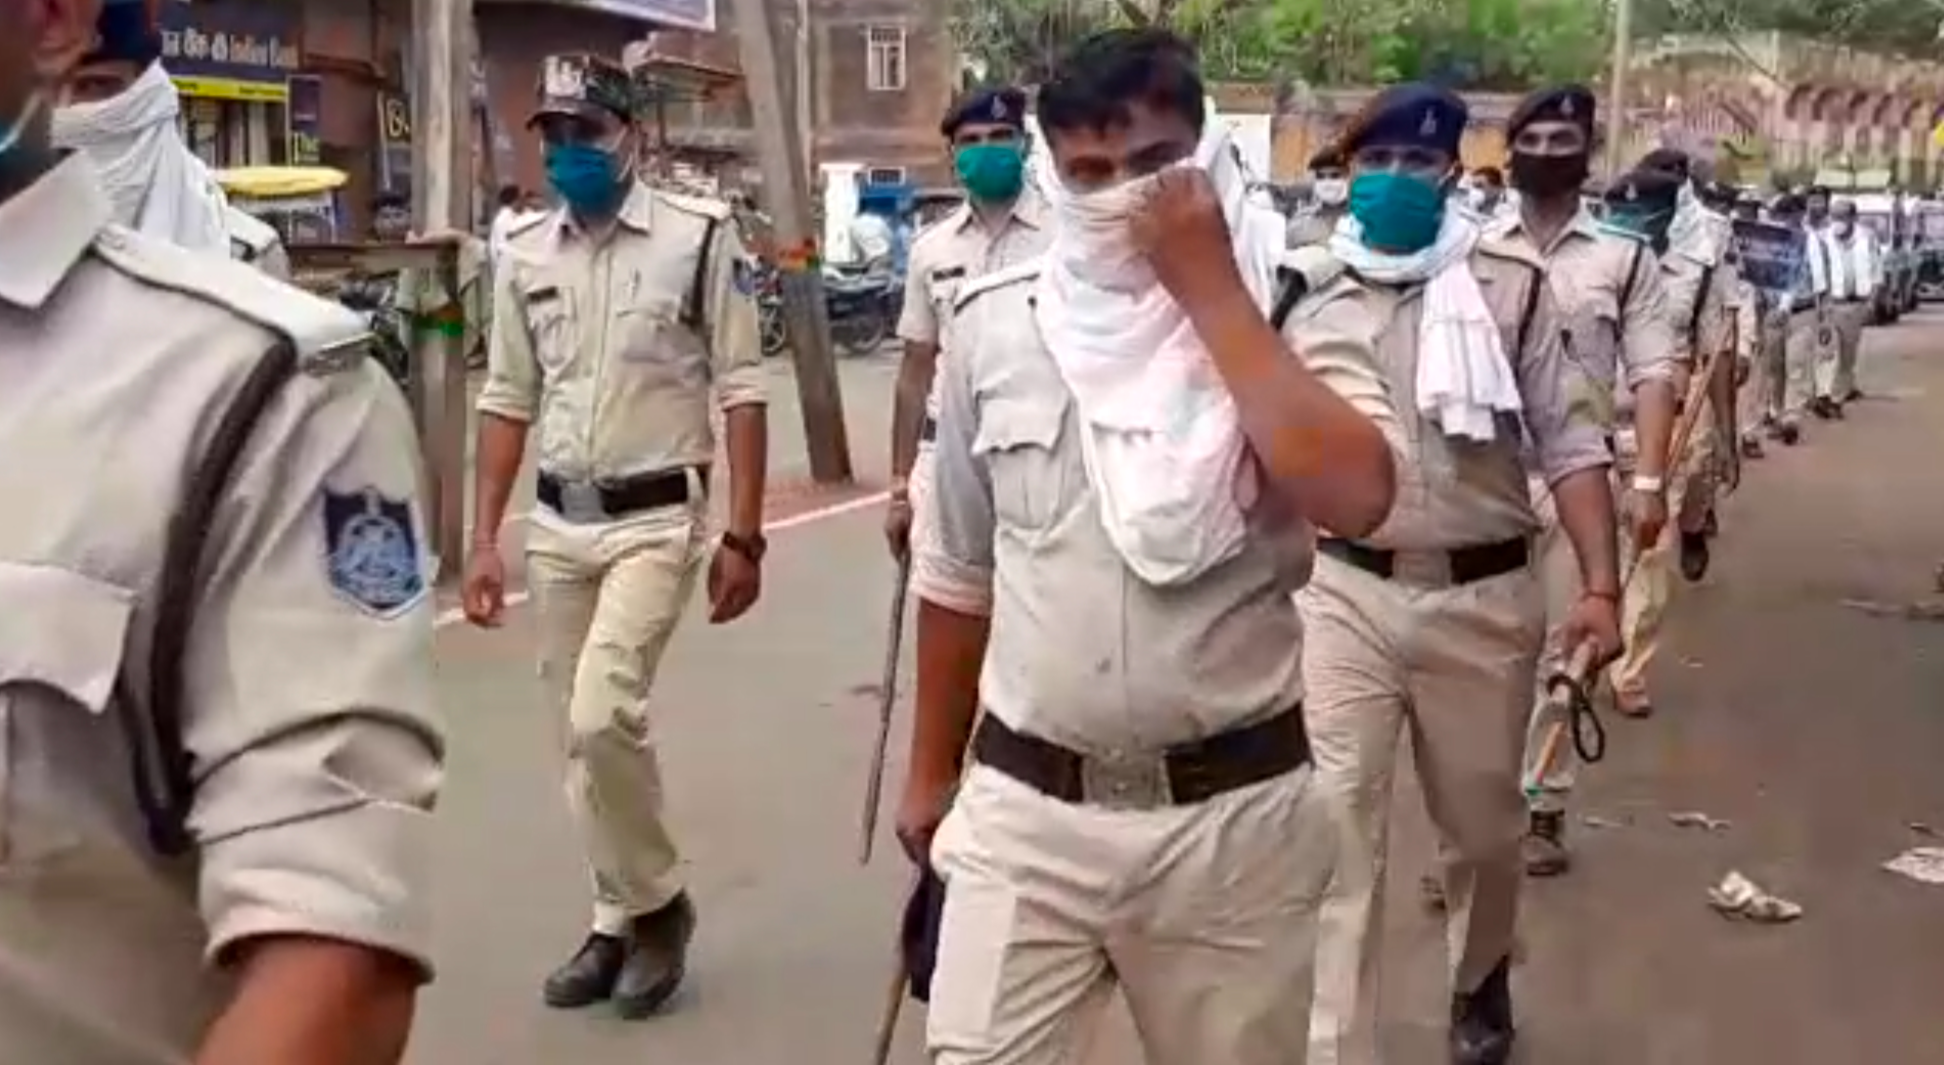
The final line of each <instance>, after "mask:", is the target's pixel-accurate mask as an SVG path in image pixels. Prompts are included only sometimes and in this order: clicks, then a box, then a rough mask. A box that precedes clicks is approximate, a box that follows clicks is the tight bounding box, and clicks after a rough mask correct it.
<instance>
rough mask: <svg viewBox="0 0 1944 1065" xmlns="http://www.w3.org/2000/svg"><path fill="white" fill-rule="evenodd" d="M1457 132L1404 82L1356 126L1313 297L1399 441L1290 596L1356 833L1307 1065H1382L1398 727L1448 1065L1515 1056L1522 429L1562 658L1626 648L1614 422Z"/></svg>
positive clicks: (1531, 626)
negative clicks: (1420, 836)
mask: <svg viewBox="0 0 1944 1065" xmlns="http://www.w3.org/2000/svg"><path fill="white" fill-rule="evenodd" d="M1466 119H1467V113H1466V109H1465V105H1464V103H1463V102H1461V101H1460V100H1459V99H1458V98H1457V97H1456V96H1454V95H1452V94H1451V93H1449V92H1447V91H1445V90H1443V89H1438V88H1433V87H1430V86H1426V85H1403V86H1396V87H1393V88H1390V89H1386V90H1385V91H1383V92H1382V93H1380V94H1378V96H1376V97H1375V98H1374V99H1373V100H1372V101H1371V103H1370V104H1369V105H1368V106H1367V107H1366V109H1365V111H1364V112H1363V113H1362V114H1361V115H1359V116H1358V117H1357V118H1356V119H1355V120H1353V121H1352V123H1351V126H1350V128H1349V130H1348V131H1347V132H1346V134H1345V137H1344V145H1343V146H1344V151H1345V153H1346V154H1347V155H1348V156H1349V158H1350V172H1351V191H1350V204H1351V211H1350V218H1351V220H1352V221H1353V222H1354V225H1353V226H1347V227H1345V228H1344V229H1341V230H1339V231H1338V234H1337V236H1336V237H1334V238H1332V240H1331V241H1330V244H1329V250H1330V253H1331V254H1332V255H1334V256H1335V257H1336V258H1337V259H1339V260H1341V262H1342V263H1343V264H1344V266H1345V267H1347V270H1346V271H1345V272H1344V273H1343V275H1342V276H1341V277H1340V278H1339V279H1337V280H1336V281H1334V282H1332V283H1331V284H1330V285H1328V286H1325V287H1323V288H1322V289H1320V290H1319V292H1318V295H1317V297H1316V298H1324V299H1328V298H1340V299H1343V300H1345V301H1346V302H1347V303H1349V304H1350V305H1351V306H1352V307H1353V308H1354V309H1355V310H1356V312H1357V314H1358V316H1359V318H1361V320H1360V321H1357V322H1356V323H1355V324H1354V325H1353V326H1351V327H1350V328H1349V329H1348V330H1347V331H1348V332H1349V333H1351V334H1352V335H1357V336H1372V337H1375V338H1376V346H1377V362H1378V365H1380V366H1383V367H1385V368H1386V376H1387V379H1388V382H1389V385H1390V389H1391V392H1392V394H1393V395H1395V396H1396V397H1397V401H1398V406H1399V408H1400V411H1401V422H1402V427H1403V437H1404V439H1403V441H1402V443H1401V444H1400V446H1399V452H1400V455H1399V458H1398V463H1399V473H1398V481H1399V485H1400V488H1399V491H1398V495H1397V507H1396V509H1395V510H1394V511H1393V512H1392V513H1391V515H1390V517H1389V519H1388V520H1386V521H1385V522H1384V524H1383V526H1382V527H1381V528H1379V529H1377V530H1375V531H1370V530H1364V531H1358V530H1354V529H1346V528H1342V527H1340V526H1333V525H1331V524H1330V523H1329V522H1327V521H1326V522H1324V523H1323V525H1324V529H1323V531H1322V533H1321V537H1322V538H1321V539H1320V540H1319V542H1318V545H1317V546H1318V551H1319V554H1320V555H1321V557H1320V558H1319V559H1318V560H1317V568H1316V575H1315V577H1314V579H1312V580H1311V582H1310V584H1309V587H1307V588H1306V589H1304V591H1303V592H1302V594H1301V595H1300V596H1299V597H1298V602H1299V603H1300V605H1301V607H1302V611H1303V620H1304V638H1305V645H1304V660H1303V661H1304V669H1303V672H1304V684H1305V687H1306V689H1307V691H1308V700H1307V702H1306V710H1307V716H1308V719H1309V725H1310V729H1311V733H1312V736H1313V738H1314V741H1315V745H1316V758H1317V772H1318V782H1319V784H1320V785H1321V786H1322V787H1323V788H1324V790H1325V791H1326V793H1327V794H1329V795H1330V796H1331V797H1332V798H1333V799H1335V800H1336V801H1337V802H1338V803H1340V804H1341V808H1342V810H1343V813H1344V815H1345V817H1346V820H1347V823H1348V826H1349V831H1348V832H1347V833H1346V838H1345V843H1344V851H1343V860H1342V864H1341V866H1340V868H1339V871H1338V875H1337V882H1336V884H1335V885H1334V886H1333V887H1332V889H1331V897H1330V899H1329V900H1328V901H1327V902H1326V903H1325V906H1324V920H1323V928H1322V931H1321V935H1320V937H1319V947H1318V958H1317V974H1316V979H1317V993H1316V1001H1315V1009H1314V1011H1313V1014H1312V1020H1311V1028H1312V1042H1311V1059H1310V1060H1311V1061H1320V1062H1327V1063H1335V1062H1349V1063H1354V1065H1369V1063H1372V1062H1375V1061H1376V1060H1377V1046H1376V1017H1375V1007H1376V993H1377V981H1378V976H1379V973H1378V963H1379V959H1380V949H1379V936H1378V931H1379V926H1380V922H1381V919H1382V918H1381V914H1382V909H1381V903H1380V899H1381V898H1382V892H1383V886H1384V885H1383V881H1384V876H1383V869H1384V858H1383V856H1384V853H1385V829H1386V826H1387V822H1388V813H1387V809H1386V807H1387V799H1388V796H1389V792H1390V779H1391V775H1392V769H1393V765H1394V763H1395V759H1396V753H1397V746H1398V741H1399V737H1400V735H1401V733H1402V731H1403V729H1404V727H1405V724H1406V722H1407V721H1408V722H1409V723H1410V725H1411V733H1412V744H1411V746H1412V750H1413V752H1414V753H1415V755H1416V759H1417V769H1418V776H1419V778H1420V779H1421V780H1422V781H1423V782H1424V791H1425V797H1426V801H1427V804H1428V805H1429V807H1430V814H1431V820H1432V822H1433V823H1434V824H1435V825H1436V827H1437V829H1438V834H1439V837H1440V840H1441V842H1442V844H1443V846H1444V850H1445V852H1446V854H1447V858H1446V860H1445V863H1444V864H1445V869H1444V874H1445V890H1444V896H1445V898H1446V899H1447V900H1448V903H1449V905H1448V920H1449V921H1450V924H1451V931H1450V937H1449V938H1450V945H1451V957H1450V972H1451V986H1452V992H1453V995H1454V997H1453V1004H1452V1014H1451V1015H1452V1025H1451V1031H1450V1043H1451V1053H1452V1058H1453V1060H1454V1061H1456V1062H1460V1063H1463V1065H1485V1063H1499V1062H1503V1061H1505V1060H1506V1057H1507V1055H1508V1054H1509V1053H1510V1051H1511V1046H1512V1040H1513V1034H1514V1030H1513V1020H1512V1002H1511V987H1510V981H1509V968H1510V960H1511V953H1512V942H1513V931H1514V924H1515V920H1516V917H1517V913H1518V900H1519V888H1520V883H1521V880H1522V878H1523V873H1522V870H1521V867H1520V839H1521V837H1522V836H1523V834H1524V832H1525V828H1526V822H1527V817H1526V809H1525V802H1524V799H1523V797H1522V796H1521V793H1520V780H1519V777H1520V768H1521V761H1522V758H1523V755H1524V752H1525V743H1524V735H1525V730H1526V722H1527V718H1528V716H1529V715H1530V713H1531V710H1532V692H1533V685H1534V676H1535V670H1536V668H1537V665H1538V660H1539V655H1540V651H1541V649H1542V647H1543V645H1544V643H1545V636H1546V610H1545V600H1544V595H1543V591H1542V589H1541V587H1540V584H1539V581H1538V579H1537V575H1536V571H1535V569H1534V567H1533V565H1532V555H1533V543H1532V541H1533V537H1534V535H1535V534H1536V533H1538V532H1539V529H1540V523H1539V520H1538V517H1537V515H1536V514H1535V513H1534V512H1533V508H1532V496H1531V491H1530V489H1529V488H1528V485H1527V469H1526V466H1525V462H1524V460H1523V458H1522V437H1523V436H1524V435H1525V434H1524V433H1522V431H1521V427H1520V423H1521V422H1523V425H1524V429H1525V430H1526V431H1529V433H1530V436H1531V438H1532V441H1533V443H1534V448H1535V455H1536V462H1537V464H1538V472H1539V474H1540V475H1541V476H1542V477H1543V479H1544V481H1545V483H1546V486H1547V487H1548V488H1549V489H1550V490H1551V492H1552V497H1553V501H1554V505H1555V507H1556V509H1557V511H1558V521H1559V524H1560V525H1561V527H1562V528H1564V530H1565V532H1566V535H1567V537H1568V538H1569V539H1570V540H1571V542H1572V544H1573V547H1574V551H1575V554H1576V555H1577V557H1578V559H1579V574H1580V583H1579V588H1580V594H1579V597H1578V599H1577V600H1576V601H1575V602H1574V603H1573V604H1572V605H1571V606H1570V608H1569V609H1567V610H1566V611H1565V613H1564V615H1563V617H1562V618H1561V620H1560V626H1561V629H1562V634H1561V640H1562V643H1563V645H1564V646H1567V647H1576V646H1578V645H1579V643H1580V642H1582V641H1589V640H1590V641H1592V643H1593V644H1594V646H1595V650H1596V652H1597V653H1598V654H1599V655H1601V656H1604V657H1611V656H1612V655H1613V654H1614V653H1616V652H1617V651H1618V649H1619V635H1618V631H1617V628H1618V622H1617V620H1616V618H1615V608H1616V605H1617V601H1618V599H1619V588H1618V587H1617V585H1618V580H1619V578H1618V570H1617V563H1616V559H1615V551H1616V548H1615V529H1614V527H1615V517H1614V510H1613V498H1612V492H1611V489H1610V486H1609V484H1608V480H1607V477H1608V473H1607V471H1608V467H1609V466H1610V465H1611V461H1612V460H1611V457H1610V454H1609V452H1608V448H1607V441H1606V434H1607V429H1608V424H1607V420H1606V418H1605V416H1604V415H1603V414H1602V413H1601V411H1600V406H1601V405H1600V404H1596V403H1594V402H1593V401H1592V400H1593V396H1592V389H1590V388H1589V387H1588V386H1587V385H1586V383H1585V381H1584V379H1583V377H1582V375H1581V374H1580V372H1579V371H1578V370H1577V369H1575V367H1574V366H1573V363H1572V362H1571V361H1570V360H1569V359H1568V358H1567V356H1566V353H1565V350H1564V348H1563V347H1562V345H1561V341H1560V334H1561V329H1562V325H1563V323H1562V322H1561V319H1560V315H1559V312H1558V311H1557V309H1556V307H1555V302H1554V299H1553V297H1552V295H1551V293H1550V292H1549V291H1548V286H1547V284H1546V280H1545V276H1544V273H1543V267H1542V264H1541V262H1540V261H1539V260H1538V259H1537V258H1536V257H1534V256H1532V255H1531V254H1529V253H1527V252H1524V251H1521V250H1519V249H1518V248H1516V247H1513V246H1509V245H1506V244H1502V243H1499V242H1497V241H1492V240H1481V239H1480V236H1479V231H1478V226H1477V223H1476V222H1474V221H1472V220H1471V218H1470V216H1469V215H1468V214H1466V213H1463V212H1460V211H1457V210H1454V209H1452V206H1451V205H1452V191H1453V188H1454V186H1455V185H1456V183H1457V177H1458V146H1459V142H1460V138H1461V137H1462V135H1463V133H1464V128H1465V123H1466ZM1433 307H1435V309H1436V310H1437V312H1438V313H1437V314H1436V315H1435V316H1434V315H1433V314H1432V313H1431V309H1432V308H1433ZM1466 381H1471V382H1475V383H1479V384H1480V385H1486V384H1495V385H1496V386H1497V387H1495V388H1492V387H1471V388H1467V387H1463V383H1464V382H1466ZM1432 386H1437V387H1435V389H1434V388H1433V387H1432Z"/></svg>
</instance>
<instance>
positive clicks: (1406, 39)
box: [954, 0, 1732, 89]
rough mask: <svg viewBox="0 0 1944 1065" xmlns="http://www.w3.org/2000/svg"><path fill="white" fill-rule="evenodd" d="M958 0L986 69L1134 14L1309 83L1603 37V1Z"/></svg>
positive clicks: (1237, 63)
mask: <svg viewBox="0 0 1944 1065" xmlns="http://www.w3.org/2000/svg"><path fill="white" fill-rule="evenodd" d="M1656 2H1680V0H1656ZM1731 2H1732V0H1731ZM954 3H955V19H954V22H955V28H956V34H957V38H958V42H959V45H960V48H961V50H962V52H963V53H964V54H965V55H966V56H967V57H968V58H969V59H971V60H973V61H974V64H975V65H977V66H981V67H982V68H983V69H984V71H985V73H986V76H988V77H992V78H1008V79H1021V78H1023V79H1026V80H1030V79H1031V78H1032V77H1033V76H1034V75H1036V74H1037V73H1038V72H1040V71H1043V70H1044V69H1045V68H1046V65H1047V64H1048V63H1050V62H1051V60H1052V58H1053V57H1054V56H1057V55H1058V53H1059V51H1060V50H1061V49H1062V48H1063V47H1065V45H1066V44H1068V43H1070V42H1071V41H1072V40H1074V39H1076V38H1077V37H1079V36H1081V35H1084V34H1086V33H1090V32H1093V31H1095V30H1098V29H1100V28H1103V27H1106V26H1111V25H1127V24H1135V23H1154V24H1160V25H1166V26H1168V27H1170V28H1171V29H1174V30H1176V31H1177V32H1179V33H1181V34H1182V35H1184V36H1186V37H1189V38H1190V39H1192V40H1194V41H1195V42H1196V43H1197V44H1198V45H1199V46H1200V48H1201V51H1202V60H1203V63H1204V64H1205V66H1206V67H1207V69H1208V71H1209V73H1210V74H1211V75H1212V76H1214V77H1217V78H1225V79H1237V80H1250V81H1277V82H1297V81H1301V82H1306V83H1310V84H1315V85H1370V84H1376V83H1382V82H1386V81H1397V80H1406V79H1414V78H1428V79H1435V80H1438V81H1441V82H1444V83H1446V84H1449V85H1453V86H1454V87H1462V88H1492V89H1520V88H1527V87H1531V86H1533V85H1536V84H1541V83H1545V82H1551V81H1559V80H1566V79H1584V78H1588V77H1592V76H1594V72H1596V71H1598V70H1599V69H1600V67H1601V65H1602V61H1603V59H1604V55H1605V52H1606V49H1607V44H1608V36H1607V25H1606V24H1607V19H1608V14H1607V8H1606V4H1605V0H954Z"/></svg>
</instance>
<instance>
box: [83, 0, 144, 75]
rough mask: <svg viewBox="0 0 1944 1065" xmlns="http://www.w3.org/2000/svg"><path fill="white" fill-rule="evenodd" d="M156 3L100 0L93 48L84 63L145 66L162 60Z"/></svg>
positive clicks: (137, 0) (132, 0) (129, 0)
mask: <svg viewBox="0 0 1944 1065" xmlns="http://www.w3.org/2000/svg"><path fill="white" fill-rule="evenodd" d="M156 2H157V0H103V3H102V5H101V14H100V16H98V17H97V18H96V19H95V35H96V38H97V39H96V41H95V48H94V51H92V52H90V53H88V55H87V57H86V58H84V59H83V60H82V62H83V63H112V62H123V63H134V64H135V65H137V66H140V67H147V66H148V65H149V64H150V63H153V62H155V61H156V60H158V59H160V58H162V30H161V27H160V26H159V25H158V20H157V15H158V12H157V11H156Z"/></svg>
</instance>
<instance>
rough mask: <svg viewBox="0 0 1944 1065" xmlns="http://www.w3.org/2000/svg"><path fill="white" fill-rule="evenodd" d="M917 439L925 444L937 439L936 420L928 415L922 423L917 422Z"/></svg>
mask: <svg viewBox="0 0 1944 1065" xmlns="http://www.w3.org/2000/svg"><path fill="white" fill-rule="evenodd" d="M918 439H919V440H920V441H922V442H924V443H927V444H929V443H931V442H932V441H934V440H936V439H938V419H936V418H933V417H930V416H929V415H928V416H926V418H925V420H924V421H922V422H919V423H918Z"/></svg>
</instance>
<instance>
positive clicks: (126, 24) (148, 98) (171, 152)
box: [53, 0, 290, 281]
mask: <svg viewBox="0 0 1944 1065" xmlns="http://www.w3.org/2000/svg"><path fill="white" fill-rule="evenodd" d="M160 2H161V0H104V2H103V3H102V4H101V16H100V18H99V19H98V20H97V21H96V24H95V25H96V31H97V33H98V38H97V41H96V44H95V47H94V48H93V49H92V50H91V51H90V52H89V54H88V55H87V57H86V58H85V59H83V60H82V62H81V63H80V65H78V66H77V67H76V68H75V69H74V71H73V73H72V75H71V76H70V78H69V79H68V82H67V84H66V85H65V86H64V87H63V90H62V93H61V106H59V107H57V108H56V109H55V111H54V127H53V128H54V141H55V143H56V144H57V145H59V146H60V147H63V148H71V149H75V150H78V151H81V152H82V153H84V154H85V155H87V156H88V157H89V159H91V160H92V161H93V162H94V164H95V166H96V167H97V168H98V169H99V170H100V172H101V177H102V180H103V182H104V183H105V184H106V185H107V188H108V192H109V196H110V199H111V200H112V201H113V202H114V205H115V213H116V220H117V221H119V222H121V223H122V224H123V225H127V226H131V227H133V228H136V229H139V230H142V231H143V232H145V233H148V234H149V235H151V236H157V237H160V238H162V239H164V240H168V241H171V242H173V243H176V244H180V245H182V246H184V247H187V248H191V249H207V250H210V251H218V252H227V253H229V254H230V255H232V256H234V257H235V258H237V259H240V260H242V261H244V262H247V263H251V264H253V265H255V266H256V267H257V268H258V269H260V270H262V271H263V272H265V273H267V274H269V275H270V276H272V277H276V278H279V279H282V280H286V281H287V280H289V279H290V259H289V256H288V255H287V254H286V253H285V251H284V246H283V238H282V237H281V236H279V235H278V233H277V231H276V230H275V229H274V228H272V227H271V226H270V225H269V224H268V223H265V222H263V221H261V220H259V219H257V218H254V217H252V216H250V215H249V214H247V213H246V212H244V211H241V210H239V209H237V208H236V207H234V206H232V205H230V204H229V203H228V202H227V201H226V200H225V198H224V196H223V192H222V189H221V188H219V187H218V186H217V185H216V182H215V179H214V178H213V177H212V176H211V175H210V173H209V171H208V170H207V169H206V168H205V167H204V166H203V164H202V162H201V160H199V159H197V158H195V157H194V156H193V155H191V154H190V152H189V147H188V146H187V145H185V144H184V143H183V142H182V137H181V135H180V134H179V133H178V132H177V130H176V119H177V116H178V113H179V110H180V104H179V102H178V99H177V93H176V88H175V85H174V83H172V82H171V81H170V80H169V75H168V73H167V72H166V71H164V70H163V69H162V65H161V62H160V60H161V56H162V31H161V27H160V26H159V25H158V22H157V19H158V4H159V3H160Z"/></svg>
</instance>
